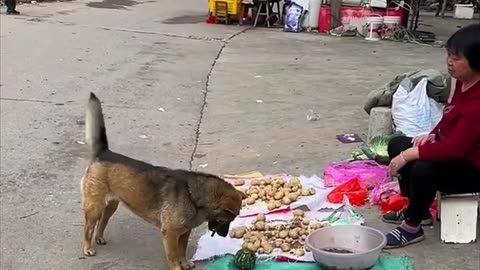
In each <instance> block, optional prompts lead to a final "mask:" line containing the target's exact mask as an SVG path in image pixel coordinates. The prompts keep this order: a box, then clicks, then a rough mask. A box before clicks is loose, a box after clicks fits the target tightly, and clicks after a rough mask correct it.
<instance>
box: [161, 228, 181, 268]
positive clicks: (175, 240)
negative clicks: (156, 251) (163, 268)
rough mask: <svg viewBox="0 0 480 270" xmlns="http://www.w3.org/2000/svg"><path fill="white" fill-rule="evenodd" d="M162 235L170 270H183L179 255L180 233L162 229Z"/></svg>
mask: <svg viewBox="0 0 480 270" xmlns="http://www.w3.org/2000/svg"><path fill="white" fill-rule="evenodd" d="M162 234H163V247H164V248H165V253H166V255H167V261H168V266H169V268H170V270H182V265H181V263H180V261H181V260H180V253H179V240H180V233H179V232H178V230H175V229H170V228H162Z"/></svg>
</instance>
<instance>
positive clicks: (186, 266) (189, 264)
mask: <svg viewBox="0 0 480 270" xmlns="http://www.w3.org/2000/svg"><path fill="white" fill-rule="evenodd" d="M193 268H195V264H194V263H193V262H192V261H189V260H182V269H183V270H190V269H193Z"/></svg>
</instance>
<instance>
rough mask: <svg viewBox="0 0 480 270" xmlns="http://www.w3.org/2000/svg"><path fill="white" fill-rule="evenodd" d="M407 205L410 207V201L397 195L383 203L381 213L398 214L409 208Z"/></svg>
mask: <svg viewBox="0 0 480 270" xmlns="http://www.w3.org/2000/svg"><path fill="white" fill-rule="evenodd" d="M407 205H408V199H407V198H405V197H402V195H400V194H398V193H397V194H395V195H392V196H390V197H389V198H388V199H386V200H384V201H382V203H381V204H380V211H381V212H382V213H383V214H385V213H390V212H397V211H400V210H402V209H403V208H405V207H407Z"/></svg>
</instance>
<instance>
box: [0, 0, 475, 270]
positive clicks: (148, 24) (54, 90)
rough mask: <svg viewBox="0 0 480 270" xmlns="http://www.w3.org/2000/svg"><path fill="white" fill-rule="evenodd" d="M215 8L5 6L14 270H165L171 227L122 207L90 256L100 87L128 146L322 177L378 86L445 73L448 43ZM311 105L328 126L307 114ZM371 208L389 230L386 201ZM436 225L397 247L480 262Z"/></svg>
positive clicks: (6, 142)
mask: <svg viewBox="0 0 480 270" xmlns="http://www.w3.org/2000/svg"><path fill="white" fill-rule="evenodd" d="M206 6H207V4H206V1H203V2H198V1H194V0H184V1H182V2H181V4H179V3H178V4H177V3H174V2H172V1H167V0H157V1H134V0H117V1H111V0H104V1H103V2H88V1H74V2H59V3H40V4H36V5H21V6H19V7H18V10H19V11H20V12H22V15H21V16H5V15H4V14H2V15H1V34H0V38H1V39H0V41H1V102H0V106H1V153H0V154H1V167H0V170H1V183H0V192H1V198H0V206H1V212H0V213H1V223H0V224H1V227H0V233H1V235H0V236H1V238H0V241H1V258H0V259H1V264H0V265H1V266H0V268H1V269H5V270H10V269H12V270H24V269H25V270H30V269H36V270H42V269H48V270H52V269H55V270H56V269H104V270H105V269H115V270H116V269H119V270H122V269H125V270H126V269H166V264H165V255H164V251H163V249H162V245H161V237H160V233H159V232H158V230H157V229H155V228H154V227H152V226H151V225H149V224H146V223H145V222H143V221H142V220H140V219H139V218H136V217H134V216H133V215H132V214H130V213H129V212H128V211H126V210H125V209H123V208H122V209H121V210H120V211H118V212H117V214H116V215H115V216H114V218H113V219H112V221H111V223H110V226H109V228H108V229H107V237H108V238H107V240H109V245H107V246H105V247H99V248H98V249H97V252H98V255H97V256H96V257H93V258H84V257H83V256H81V252H80V239H81V231H82V222H83V218H82V213H81V211H80V205H79V200H80V194H79V188H78V184H79V179H80V176H81V174H82V172H83V169H84V168H85V165H86V164H87V160H86V157H87V152H86V149H85V146H84V145H82V144H81V143H79V141H82V140H83V136H84V134H83V132H84V122H83V118H84V110H85V102H86V98H87V96H88V92H89V91H94V92H95V93H97V94H98V96H99V97H100V98H101V99H102V100H103V101H104V106H105V107H104V112H105V114H106V116H107V120H106V121H107V129H108V135H109V139H110V143H111V148H112V149H113V150H115V151H119V152H122V153H124V154H127V155H130V156H133V157H136V158H139V159H143V160H145V161H148V162H152V163H155V164H161V165H166V166H171V167H178V168H186V169H195V170H205V171H208V172H212V173H218V174H224V173H241V172H246V171H250V170H260V171H263V172H269V173H279V172H288V173H291V174H312V173H318V174H321V173H322V169H323V166H324V164H325V163H327V162H329V161H333V160H339V159H342V158H344V157H346V156H347V155H348V154H349V153H350V152H351V150H352V148H353V147H354V146H352V145H342V144H340V143H339V142H338V141H336V140H335V135H336V134H339V133H350V132H352V133H360V134H364V133H365V132H366V124H367V115H366V114H365V113H364V112H363V111H362V106H363V102H364V100H365V96H366V94H367V93H368V92H369V91H370V90H371V89H373V88H375V87H378V86H380V85H382V84H383V83H385V82H386V81H388V80H390V79H391V78H392V77H394V76H395V75H396V74H398V73H401V72H406V71H408V70H411V69H417V68H432V67H433V68H439V69H442V70H443V69H445V66H444V58H445V56H444V51H443V50H442V49H435V48H430V47H426V46H417V45H411V44H400V43H391V42H378V43H368V42H365V41H363V40H361V39H357V38H333V37H328V36H322V35H318V34H292V33H290V34H289V33H283V32H281V31H279V30H266V29H261V28H258V29H254V30H248V29H247V28H246V27H245V28H242V27H238V26H235V25H233V26H223V25H206V24H204V23H203V21H204V19H205V15H206ZM2 12H3V9H2ZM259 101H262V102H259ZM160 108H162V109H160ZM309 109H312V110H313V111H315V112H316V113H318V114H319V115H320V116H321V119H320V120H319V121H315V122H309V121H307V119H306V112H307V111H308V110H309ZM205 164H208V165H207V166H206V167H205V168H203V169H202V168H200V165H202V167H204V166H205ZM365 213H366V215H367V222H368V223H369V224H370V225H372V226H375V227H379V228H381V229H382V230H384V231H387V230H388V229H390V228H391V227H389V226H386V225H383V224H381V223H380V222H379V219H378V216H377V211H376V209H366V210H365ZM436 228H438V226H436ZM203 232H204V228H200V229H199V230H197V232H196V234H195V235H193V236H192V242H191V243H192V244H193V245H192V246H191V247H190V251H189V254H190V255H191V254H193V252H194V250H195V239H197V238H198V235H199V234H202V233H203ZM427 233H428V236H429V237H428V240H427V241H425V242H423V243H420V244H418V245H414V246H411V247H408V248H405V249H402V250H397V251H394V252H392V253H393V254H405V255H409V256H412V257H413V260H414V262H415V264H416V269H422V270H424V269H425V270H428V269H438V270H442V269H445V270H446V269H462V270H478V269H479V268H480V258H479V256H478V254H479V252H480V245H479V244H478V243H477V244H471V245H453V246H452V245H443V244H440V242H439V235H438V232H437V231H436V230H435V229H427ZM197 265H198V266H199V268H200V269H201V268H202V267H201V266H202V265H204V264H203V263H199V264H197Z"/></svg>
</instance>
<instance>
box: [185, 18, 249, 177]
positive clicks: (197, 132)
mask: <svg viewBox="0 0 480 270" xmlns="http://www.w3.org/2000/svg"><path fill="white" fill-rule="evenodd" d="M250 29H252V27H249V28H245V29H243V30H242V31H239V32H237V33H235V34H233V35H232V36H230V37H229V38H228V39H227V40H225V41H223V42H222V46H221V47H220V49H219V50H218V53H217V55H216V57H215V58H214V59H213V62H212V66H211V67H210V70H209V71H208V73H207V79H206V81H205V91H204V92H203V102H202V106H201V107H200V117H199V118H198V122H197V126H196V128H195V139H194V144H193V150H192V154H191V156H190V161H189V163H188V164H189V170H193V162H194V160H195V157H196V156H197V149H198V145H199V141H200V134H201V130H200V129H201V126H202V122H203V117H204V115H205V109H206V107H207V98H208V93H209V86H210V78H211V76H212V73H213V69H214V68H215V65H216V64H217V61H218V59H219V58H220V56H221V55H222V52H223V50H224V49H225V47H226V46H227V45H228V43H229V42H230V41H231V40H232V39H234V38H235V37H237V36H239V35H241V34H243V33H245V32H247V31H248V30H250Z"/></svg>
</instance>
